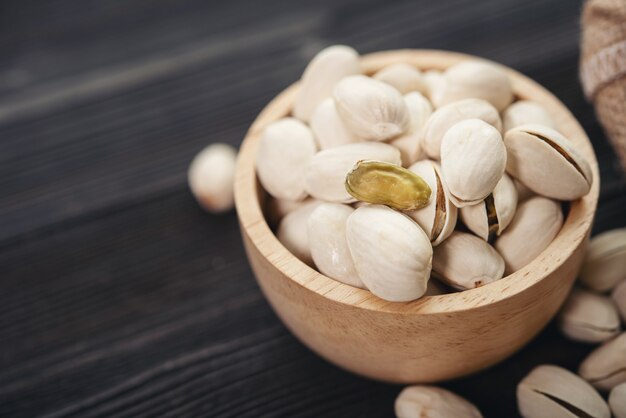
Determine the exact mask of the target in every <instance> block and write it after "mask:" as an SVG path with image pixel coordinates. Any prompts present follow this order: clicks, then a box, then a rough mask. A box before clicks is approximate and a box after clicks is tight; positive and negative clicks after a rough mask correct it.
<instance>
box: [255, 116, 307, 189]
mask: <svg viewBox="0 0 626 418" xmlns="http://www.w3.org/2000/svg"><path fill="white" fill-rule="evenodd" d="M315 151H316V145H315V139H314V138H313V133H312V132H311V130H310V129H309V128H308V127H307V126H306V125H305V124H303V123H302V122H300V121H299V120H297V119H294V118H283V119H280V120H278V121H276V122H273V123H271V124H269V125H268V126H267V127H266V128H265V130H264V131H263V134H262V136H261V142H260V144H259V152H258V154H257V159H256V171H257V174H258V176H259V181H260V182H261V184H262V185H263V188H265V190H266V191H267V192H268V193H269V194H271V195H272V196H274V197H275V198H277V199H286V200H302V199H304V198H305V197H306V192H305V190H304V176H305V168H306V166H307V164H308V163H309V160H311V158H313V155H314V154H315ZM285 155H288V156H289V158H285Z"/></svg>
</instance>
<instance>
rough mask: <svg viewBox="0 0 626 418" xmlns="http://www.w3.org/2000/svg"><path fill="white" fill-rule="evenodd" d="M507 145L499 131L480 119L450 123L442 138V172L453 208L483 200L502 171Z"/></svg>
mask: <svg viewBox="0 0 626 418" xmlns="http://www.w3.org/2000/svg"><path fill="white" fill-rule="evenodd" d="M506 158H507V156H506V148H504V143H503V142H502V137H501V136H500V132H498V130H497V129H496V128H494V127H493V126H491V125H489V124H488V123H486V122H484V121H482V120H480V119H468V120H464V121H461V122H459V123H457V124H455V125H454V126H452V127H451V128H450V129H448V131H447V132H446V134H445V135H444V136H443V140H442V141H441V172H442V175H443V181H444V183H445V185H446V187H447V188H448V190H449V191H450V200H452V203H454V205H455V206H456V207H463V206H468V205H474V204H476V203H478V202H480V201H482V200H484V199H485V198H486V197H487V196H489V194H490V193H491V192H493V189H494V188H495V187H496V184H498V182H499V181H500V179H501V178H502V175H503V174H504V168H505V166H506Z"/></svg>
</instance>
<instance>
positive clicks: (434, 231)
mask: <svg viewBox="0 0 626 418" xmlns="http://www.w3.org/2000/svg"><path fill="white" fill-rule="evenodd" d="M409 170H411V171H413V172H414V173H416V174H417V175H418V176H420V177H421V178H423V179H424V181H425V182H426V183H428V185H429V186H430V189H431V191H432V194H431V198H430V202H429V203H428V205H427V206H426V207H424V208H422V209H418V210H413V211H408V212H406V214H407V215H408V216H409V217H410V218H411V219H413V220H414V221H415V222H417V223H418V224H419V226H420V227H421V228H422V229H423V230H424V231H425V232H426V235H428V237H429V238H430V240H431V242H432V243H433V245H439V244H440V243H441V242H442V241H443V240H445V239H446V238H448V237H449V236H450V234H452V231H454V227H455V225H456V220H457V208H456V206H454V205H453V204H452V202H450V198H449V196H448V191H447V190H446V189H445V187H444V186H443V181H442V179H441V171H440V169H439V165H438V164H437V163H436V162H435V161H431V160H422V161H418V162H417V163H415V164H413V165H411V167H409Z"/></svg>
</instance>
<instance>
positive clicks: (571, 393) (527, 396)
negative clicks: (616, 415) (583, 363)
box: [517, 364, 611, 418]
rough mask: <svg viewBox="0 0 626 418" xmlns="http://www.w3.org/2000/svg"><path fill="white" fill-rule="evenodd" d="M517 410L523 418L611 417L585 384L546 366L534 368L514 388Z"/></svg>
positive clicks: (607, 408)
mask: <svg viewBox="0 0 626 418" xmlns="http://www.w3.org/2000/svg"><path fill="white" fill-rule="evenodd" d="M517 406H518V409H519V413H520V415H521V416H522V417H524V418H576V417H593V418H610V417H611V412H610V411H609V407H608V405H607V404H606V402H605V401H604V399H602V397H601V396H600V394H599V393H598V392H596V390H595V389H594V388H593V387H591V385H589V383H587V382H585V381H584V380H583V379H581V378H580V377H578V376H576V375H575V374H574V373H572V372H570V371H568V370H565V369H563V368H561V367H557V366H553V365H547V364H546V365H541V366H538V367H535V368H534V369H533V370H532V371H531V372H530V373H529V374H528V375H527V376H526V377H525V378H524V379H523V380H522V381H521V382H520V383H519V384H518V385H517ZM574 411H577V412H574Z"/></svg>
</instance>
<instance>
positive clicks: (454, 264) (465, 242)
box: [433, 231, 504, 290]
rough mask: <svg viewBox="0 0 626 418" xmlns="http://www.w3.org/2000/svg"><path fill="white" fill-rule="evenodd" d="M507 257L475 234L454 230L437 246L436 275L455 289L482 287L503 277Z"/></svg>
mask: <svg viewBox="0 0 626 418" xmlns="http://www.w3.org/2000/svg"><path fill="white" fill-rule="evenodd" d="M503 273H504V260H502V257H500V254H498V252H497V251H496V250H494V249H493V247H492V246H491V245H489V244H487V243H486V242H485V241H483V240H482V239H480V238H478V237H477V236H475V235H472V234H468V233H466V232H459V231H454V232H453V233H452V234H451V235H450V236H449V237H448V238H447V239H446V240H445V241H443V242H442V243H441V244H439V245H438V246H436V247H435V248H434V253H433V274H434V276H435V277H437V278H438V279H440V280H441V281H442V282H444V283H446V284H448V285H450V286H452V287H454V288H455V289H459V290H465V289H473V288H475V287H480V286H483V285H486V284H489V283H491V282H495V281H496V280H499V279H501V278H502V275H503Z"/></svg>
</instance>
